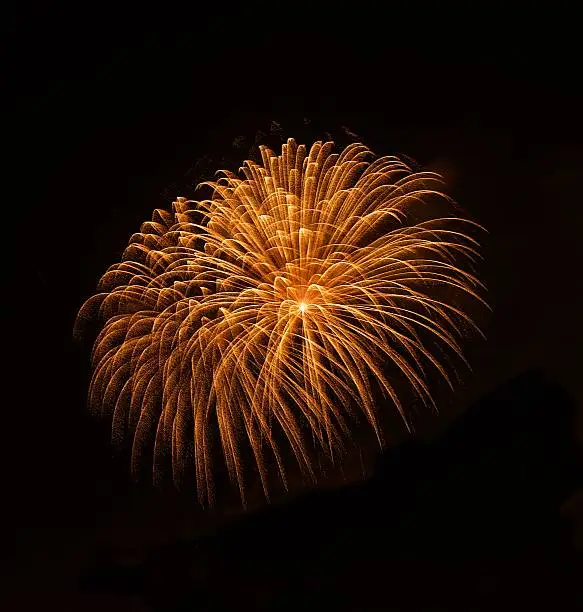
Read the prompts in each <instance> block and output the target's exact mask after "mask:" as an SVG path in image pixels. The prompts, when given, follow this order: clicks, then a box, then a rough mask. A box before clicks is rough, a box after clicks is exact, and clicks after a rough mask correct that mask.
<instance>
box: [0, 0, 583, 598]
mask: <svg viewBox="0 0 583 612" xmlns="http://www.w3.org/2000/svg"><path fill="white" fill-rule="evenodd" d="M313 4H314V6H311V5H301V6H300V5H291V4H290V5H285V6H282V7H279V8H277V7H276V6H275V3H272V5H271V8H270V9H269V10H262V9H261V7H260V5H254V6H253V8H251V7H250V6H245V5H240V6H239V8H237V9H231V8H228V7H227V6H222V7H219V6H218V5H217V8H216V10H214V9H211V8H208V9H206V10H205V11H199V13H198V14H197V13H193V14H192V15H187V14H179V13H175V14H165V15H161V14H159V13H158V12H154V11H150V12H143V9H140V10H139V11H138V10H136V12H131V13H130V12H129V11H128V12H127V14H121V13H120V12H119V10H116V11H112V12H109V11H106V10H105V9H101V8H100V9H99V10H97V9H95V8H94V9H91V10H89V9H88V8H87V7H85V6H83V5H79V6H78V7H77V6H71V5H65V4H62V5H60V7H59V8H55V7H53V6H49V5H47V6H44V7H35V6H31V7H27V8H24V7H23V8H21V9H14V11H13V13H12V14H10V15H8V16H6V19H5V20H4V21H5V23H4V24H3V26H2V28H3V33H2V39H3V53H2V58H3V71H2V72H3V74H4V77H3V79H2V81H3V85H4V90H5V92H6V94H7V95H5V98H6V102H7V104H6V105H5V110H4V115H3V116H4V119H5V122H4V123H5V126H6V127H5V130H4V131H5V134H7V137H6V138H5V139H4V140H5V151H6V152H7V155H6V157H7V158H8V163H7V164H6V163H5V164H4V167H5V168H6V170H7V172H6V178H5V179H4V184H5V198H4V204H3V213H4V224H3V230H4V236H5V238H8V249H7V252H8V253H9V257H8V260H7V261H6V260H5V261H6V264H7V265H6V267H7V271H8V276H7V278H8V280H9V283H8V285H9V286H8V287H7V292H6V297H5V300H4V302H5V306H6V305H7V306H8V308H7V311H8V316H7V317H5V319H4V328H5V332H7V333H5V334H4V336H5V338H6V339H5V349H6V350H5V363H6V364H7V365H8V371H7V375H8V376H7V382H6V383H5V389H6V392H5V420H4V428H3V431H4V442H3V445H2V447H3V453H4V454H5V458H4V461H3V466H4V471H3V476H4V478H3V489H4V499H5V500H6V501H5V510H6V512H7V519H6V521H5V532H6V535H5V539H6V543H5V546H4V547H3V548H4V549H5V550H6V551H7V554H6V571H5V572H4V577H5V578H7V583H8V584H7V589H6V590H5V592H4V593H3V594H4V595H8V598H9V602H10V603H9V605H8V607H7V608H5V609H9V610H28V609H37V607H38V605H40V604H41V602H42V603H43V605H46V603H47V602H49V601H50V604H51V606H52V605H53V602H54V605H55V606H58V608H57V607H55V609H62V610H81V609H86V610H101V609H103V608H104V607H105V606H108V607H109V609H110V610H118V609H119V610H122V609H123V610H133V609H135V610H142V609H146V610H147V609H156V610H157V609H166V610H173V609H181V608H179V605H187V608H186V609H191V610H199V609H201V610H206V609H227V608H231V607H232V606H234V605H238V606H239V607H241V606H244V605H245V604H244V602H246V601H249V602H253V603H250V604H249V609H269V610H280V609H288V607H286V606H289V609H297V608H298V607H301V606H303V605H307V604H306V603H305V602H306V601H315V602H320V603H318V604H317V605H318V607H320V609H350V610H360V609H362V610H364V609H505V606H506V605H508V606H511V604H512V605H514V607H516V605H522V604H521V603H520V602H522V603H524V602H528V601H532V602H540V601H543V600H544V601H546V602H547V604H548V605H547V609H551V607H553V605H554V604H557V607H556V609H561V610H562V609H570V607H571V606H573V607H574V606H575V597H576V593H575V587H576V584H575V576H576V572H577V571H581V569H582V566H581V558H580V556H581V551H582V542H581V532H580V529H581V527H579V532H577V529H576V527H575V523H576V522H577V521H576V519H577V516H576V515H577V513H578V512H579V513H580V512H581V503H580V502H577V500H576V499H575V498H574V497H573V496H574V494H575V491H576V490H577V485H578V477H579V475H580V473H579V469H580V467H581V446H580V445H581V443H583V431H582V430H583V415H582V410H581V406H582V403H583V385H582V382H581V363H582V362H583V360H582V359H581V348H580V347H581V343H582V341H583V332H582V330H583V326H582V325H581V320H580V319H581V313H582V312H583V282H582V281H581V272H580V271H581V263H582V261H581V238H580V236H581V230H582V221H583V213H582V212H581V211H582V210H583V208H582V200H581V193H582V190H581V187H582V184H581V183H582V181H581V168H582V167H583V129H582V127H583V121H582V119H581V108H583V84H582V81H581V77H580V75H579V74H578V72H580V60H581V57H580V54H581V52H580V50H578V49H577V45H576V42H575V37H574V36H572V32H571V31H570V28H569V23H570V21H571V19H570V18H569V16H568V14H566V13H565V12H561V11H559V10H558V8H557V7H558V5H557V7H555V8H556V11H555V12H554V13H553V15H549V14H535V13H533V12H530V13H528V14H524V13H519V12H518V11H516V14H513V13H512V14H511V13H510V12H508V11H497V10H494V9H490V10H489V12H486V11H480V10H478V9H477V8H475V7H472V11H473V12H472V13H470V11H469V9H468V13H467V14H459V13H454V12H453V11H451V12H449V11H446V10H445V8H443V10H442V9H440V11H439V12H438V11H435V14H425V13H423V11H422V9H421V7H420V6H419V7H411V8H412V9H413V10H412V13H411V14H405V11H404V10H401V9H400V12H392V11H389V10H386V11H384V12H383V11H380V10H379V11H376V10H373V8H372V7H368V8H365V7H364V6H363V8H362V9H359V7H358V5H355V6H354V8H353V9H351V10H352V11H353V12H350V11H348V9H346V10H345V12H344V9H338V8H337V9H336V10H334V11H328V10H325V9H324V8H315V3H313ZM92 11H95V12H92ZM421 15H423V17H421ZM551 41H553V42H551ZM305 119H308V120H309V125H306V121H305ZM274 121H275V122H278V123H279V124H281V125H282V126H283V128H284V130H285V131H286V133H285V137H288V136H291V137H294V136H295V137H298V138H300V137H301V136H302V135H304V136H305V137H306V138H309V137H322V135H323V133H324V132H329V133H331V134H333V135H336V134H345V131H346V130H345V128H348V130H350V131H351V132H354V133H355V134H357V135H358V137H359V139H360V140H362V141H363V142H364V143H365V144H367V145H368V146H370V147H371V148H372V149H373V151H375V152H377V153H380V154H393V153H404V154H407V155H408V156H410V157H412V158H413V159H415V160H416V161H417V162H418V163H419V164H421V165H422V166H426V167H429V168H431V169H436V170H438V171H440V172H442V173H443V174H444V175H445V177H446V179H447V180H448V182H449V184H450V185H451V190H452V194H453V195H454V197H455V198H456V199H457V200H458V201H459V202H460V203H461V204H462V205H463V206H464V208H465V209H466V210H467V212H468V214H469V215H470V216H471V217H472V218H474V219H475V220H477V221H478V222H480V223H481V224H483V225H484V226H485V227H486V228H487V229H488V230H489V235H488V236H487V238H486V239H485V243H484V254H485V256H486V262H485V265H484V266H483V268H482V274H483V276H484V279H485V281H486V282H487V284H488V287H489V293H488V300H489V302H490V304H491V305H492V307H493V314H492V315H491V316H490V317H489V318H488V319H487V320H486V321H485V333H486V336H487V341H485V342H475V343H473V344H472V345H471V346H469V347H468V355H469V358H470V361H471V364H472V368H473V372H472V373H467V374H466V375H465V377H464V384H463V385H462V386H461V387H460V389H459V392H458V393H457V394H456V396H455V397H454V398H449V399H448V400H447V401H448V406H449V407H450V408H451V409H450V410H445V411H444V412H445V413H446V416H445V417H444V420H443V421H441V422H439V423H435V422H432V424H431V427H428V428H427V431H426V432H424V436H423V438H422V439H421V440H418V441H417V442H411V443H410V444H406V445H404V446H403V447H402V448H400V449H396V450H394V451H391V452H389V453H387V455H386V456H384V457H379V458H378V460H377V462H376V465H377V468H376V470H375V475H374V476H373V477H372V480H371V481H370V482H368V483H366V484H351V485H347V486H346V487H345V488H334V489H330V488H328V489H326V490H325V491H321V492H319V493H318V492H314V493H311V494H309V495H307V496H306V497H305V498H302V497H301V498H299V499H297V500H294V501H293V502H287V503H285V502H284V503H282V504H280V505H278V507H277V508H274V509H272V510H266V511H262V512H260V513H258V514H256V515H255V514H252V515H250V516H247V517H239V518H237V519H233V520H232V521H231V519H229V518H228V516H230V515H231V514H237V511H236V509H235V508H228V509H226V510H225V511H224V512H223V513H222V514H221V513H219V512H215V513H205V512H203V511H202V510H200V509H197V508H196V506H194V505H193V504H192V503H191V501H190V500H189V499H188V498H187V497H186V496H181V495H179V494H178V493H175V492H172V491H162V490H155V489H153V488H152V487H151V486H149V485H148V484H147V483H142V484H140V485H135V484H132V483H131V482H130V479H129V476H128V474H127V472H128V464H127V461H126V458H124V457H119V456H115V455H114V454H113V452H112V449H111V448H110V446H109V431H108V424H107V423H99V422H96V421H94V420H93V419H92V418H91V417H90V416H89V415H88V414H87V411H86V407H85V405H86V400H85V397H86V389H87V384H88V379H89V366H88V350H89V345H75V344H74V343H73V341H72V326H73V321H74V318H75V315H76V312H77V309H78V308H79V306H80V305H81V303H82V302H83V301H84V300H85V299H86V298H87V297H88V296H90V295H91V294H92V292H93V291H94V289H95V285H96V283H97V281H98V279H99V277H100V276H101V274H102V273H103V272H104V271H105V269H106V268H107V267H108V266H109V265H110V264H112V263H115V262H116V261H118V260H119V257H120V255H121V253H122V251H123V249H124V247H125V245H126V243H127V240H128V238H129V237H130V236H131V234H132V233H134V232H136V231H138V229H139V226H140V224H141V223H142V222H143V221H145V220H147V219H149V218H150V216H151V212H152V211H153V209H154V208H162V207H165V206H169V205H170V202H171V200H172V198H174V197H176V196H178V195H185V196H187V197H188V196H191V197H192V195H193V192H190V193H185V191H184V190H187V189H188V185H189V184H191V183H193V182H196V180H197V177H198V175H197V172H198V173H199V174H200V168H203V167H206V166H205V164H207V165H208V163H209V161H210V163H211V165H212V164H213V163H214V162H217V163H219V162H220V161H221V158H223V157H226V158H228V160H231V161H232V160H235V161H237V160H238V159H243V158H245V157H246V151H245V148H244V147H242V146H238V145H237V142H240V141H241V139H243V141H244V142H252V141H253V139H254V138H255V136H256V134H257V132H259V131H262V132H266V133H267V132H269V129H270V125H272V122H274ZM237 139H239V140H237ZM308 144H309V143H308ZM6 145H7V146H6ZM177 190H181V191H179V192H177ZM14 277H16V278H14ZM13 280H15V283H14V286H13V285H12V281H13ZM5 285H6V284H5ZM517 377H518V378H517ZM508 381H510V382H508ZM506 383H508V384H506ZM577 444H579V447H577ZM466 493H467V494H466ZM573 499H575V501H573ZM569 500H571V501H570V502H569ZM567 502H568V503H567ZM577 504H579V509H577ZM565 508H566V509H565ZM579 521H580V519H579ZM580 524H581V523H580V522H579V525H580ZM365 527H366V528H365ZM215 529H216V531H213V530H215ZM292 534H293V535H292ZM202 536H204V538H205V539H204V540H201V541H199V542H198V543H197V544H196V545H195V544H192V541H193V538H195V537H202ZM112 568H113V569H112ZM424 585H426V586H424ZM505 593H510V595H508V597H507V598H506V599H502V598H503V597H505V596H504V594H505ZM367 594H368V595H367ZM423 597H426V599H423ZM579 597H580V595H579ZM189 598H190V599H189ZM229 598H232V599H229ZM545 598H548V599H546V600H545ZM184 602H187V603H184ZM188 602H189V603H188ZM517 602H519V603H517ZM579 603H580V604H581V603H582V600H581V599H579ZM131 606H134V607H131ZM148 606H150V607H148ZM188 606H189V607H188ZM375 606H376V607H375ZM549 606H550V607H549Z"/></svg>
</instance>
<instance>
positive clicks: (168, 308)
mask: <svg viewBox="0 0 583 612" xmlns="http://www.w3.org/2000/svg"><path fill="white" fill-rule="evenodd" d="M333 147H334V144H333V143H332V142H326V143H322V142H317V143H315V144H314V145H313V146H312V147H311V148H310V150H309V151H308V150H307V149H306V147H305V146H304V145H299V146H298V145H297V144H296V142H295V141H294V140H293V139H290V140H288V142H287V144H284V145H283V146H282V151H281V155H277V154H276V153H274V152H273V151H271V150H270V149H268V148H266V147H262V148H261V155H262V163H261V164H257V163H254V162H251V161H247V162H245V164H244V166H243V168H241V169H240V175H239V176H238V175H235V174H232V173H230V172H227V171H223V172H222V175H221V176H220V177H219V178H218V179H217V180H216V181H211V182H207V183H204V185H207V187H210V188H211V189H212V197H211V198H210V199H207V200H202V201H190V200H187V199H185V198H178V199H177V200H176V201H175V202H174V203H173V212H169V211H166V210H156V211H155V212H154V214H153V218H152V221H149V222H146V223H144V224H143V225H142V227H141V229H140V232H139V233H137V234H134V235H133V236H132V238H131V240H130V244H129V246H128V247H127V249H126V251H125V253H124V256H123V258H122V262H121V263H118V264H116V265H114V266H112V267H111V268H110V269H109V270H108V271H107V272H106V273H105V275H104V276H103V277H102V279H101V281H100V284H99V288H98V291H99V293H98V294H97V295H95V296H94V297H92V298H90V299H89V300H88V301H87V302H86V303H85V304H84V306H83V307H82V308H81V310H80V312H79V315H78V318H77V323H76V325H77V329H79V327H78V326H79V325H81V323H82V322H83V321H84V320H86V319H88V318H92V317H94V316H95V315H96V314H98V315H99V317H100V319H101V320H102V321H103V329H102V331H101V333H100V334H99V336H98V338H97V340H96V341H95V345H94V348H93V352H92V364H93V377H92V381H91V386H90V391H89V401H90V405H91V406H92V407H93V408H94V409H96V410H98V411H99V412H100V413H102V414H110V415H111V418H112V421H113V435H114V437H124V436H126V435H130V436H132V439H133V455H132V456H133V459H132V465H133V468H134V469H137V468H138V466H139V464H140V463H141V460H142V455H143V452H144V451H145V450H146V449H147V448H150V447H153V454H154V469H155V471H156V469H157V466H159V465H161V462H162V460H163V458H164V457H166V456H170V457H171V462H172V468H173V473H174V475H175V478H178V475H179V474H181V473H182V472H183V469H184V467H185V465H187V464H188V462H189V461H191V460H192V461H194V466H195V469H196V485H197V490H198V495H199V499H200V501H201V503H207V502H208V503H212V502H213V495H214V487H213V482H214V480H213V471H214V467H215V466H214V462H215V461H216V458H217V452H216V450H217V449H219V457H220V458H221V459H220V460H221V461H224V462H225V463H226V466H227V468H228V473H229V475H230V477H231V479H232V481H233V482H234V483H236V484H237V486H238V487H239V490H240V494H241V498H242V500H243V503H244V501H245V477H244V475H245V468H244V465H246V463H245V459H244V457H245V455H246V453H249V457H250V458H251V459H252V461H251V463H252V465H254V466H256V469H257V471H258V473H259V477H260V479H261V483H262V485H263V489H264V492H265V495H266V497H268V465H267V463H268V462H267V461H266V455H267V454H269V456H270V457H271V458H272V459H273V460H274V465H275V470H274V471H275V474H276V475H278V476H279V477H280V478H281V480H282V482H283V483H284V485H285V483H286V469H285V467H284V451H283V448H282V447H283V446H287V447H288V448H289V449H291V451H292V454H293V456H294V457H295V460H296V461H297V462H298V464H299V466H300V468H301V469H302V471H303V473H305V474H307V475H308V476H310V477H314V466H313V461H311V459H310V453H309V441H310V440H312V442H315V443H316V445H317V447H318V448H320V451H321V452H323V453H324V454H326V455H327V456H329V457H330V458H331V459H334V457H336V456H338V455H339V453H341V452H342V450H343V448H344V447H345V442H346V441H347V440H348V439H349V438H350V434H351V429H350V427H351V425H350V424H352V423H353V422H354V419H355V418H358V414H360V415H361V416H363V417H364V419H365V421H367V422H368V423H369V424H370V426H371V427H372V428H373V429H374V431H375V433H376V436H377V438H378V440H379V443H380V444H381V445H382V444H383V436H382V431H381V428H380V427H379V419H378V414H377V411H376V409H375V405H374V402H373V387H378V388H379V389H380V390H381V391H382V392H383V394H384V395H385V397H386V398H388V399H389V400H390V402H391V404H392V405H393V406H394V407H395V409H396V410H398V412H399V414H400V415H401V417H402V419H403V420H404V422H405V423H408V417H407V411H406V407H405V405H404V404H403V401H402V399H400V398H401V397H402V393H401V392H400V389H402V387H403V384H402V383H397V382H396V379H394V378H393V376H390V375H389V374H388V373H387V369H386V367H385V364H392V366H393V370H394V369H395V368H396V369H397V370H398V371H399V372H400V373H401V374H402V376H403V377H404V380H405V382H406V386H407V388H408V389H409V390H410V391H413V392H414V394H415V395H417V396H418V397H420V398H421V399H422V400H423V402H424V403H426V404H429V405H434V404H433V400H432V397H431V394H430V390H429V387H428V379H427V370H428V369H430V370H431V369H432V370H434V371H436V372H438V373H439V374H440V375H441V376H443V378H444V379H445V380H446V381H448V383H449V384H450V385H451V380H450V376H451V372H448V369H449V368H448V366H447V364H446V361H445V360H444V354H445V353H446V352H447V351H450V352H452V353H453V354H455V355H458V356H459V357H461V358H462V359H463V356H462V352H461V346H460V339H461V338H462V337H463V335H464V331H465V330H467V329H469V328H470V327H475V325H474V323H473V322H472V320H471V318H470V317H469V315H468V314H467V313H466V312H464V310H463V309H462V306H461V305H460V304H461V301H460V297H459V296H460V295H461V296H465V297H470V298H471V299H476V300H478V301H480V302H482V300H481V298H480V296H479V293H480V291H481V289H482V287H483V286H482V284H481V283H480V282H479V280H478V279H477V278H476V277H475V276H474V275H473V274H472V273H471V272H470V271H469V269H472V262H474V261H475V260H476V259H477V258H478V257H479V253H478V250H477V249H478V247H479V245H478V243H477V242H476V240H475V239H474V238H472V237H471V236H470V233H471V230H473V229H476V228H478V229H480V227H479V226H477V225H476V224H475V223H473V222H471V221H468V220H464V219H462V218H459V217H456V216H455V215H453V214H451V212H448V213H447V214H446V215H445V216H444V215H442V214H436V213H437V212H439V213H441V211H442V210H447V211H452V210H453V209H454V207H455V205H454V203H453V201H452V200H451V199H450V198H449V197H448V196H447V195H445V194H444V193H442V192H441V191H440V187H441V185H442V183H441V180H440V176H439V175H437V174H434V173H431V172H415V171H413V169H412V168H411V167H410V166H409V165H408V164H407V163H405V162H404V161H403V160H401V159H399V158H397V157H381V158H376V159H375V158H374V156H373V154H372V153H371V152H370V150H369V149H368V148H367V147H365V146H364V145H362V144H352V145H350V146H348V147H347V148H345V149H344V150H343V151H341V152H340V153H339V154H337V153H333ZM428 339H431V342H428ZM213 432H215V433H213ZM216 432H218V433H216ZM288 454H289V453H288Z"/></svg>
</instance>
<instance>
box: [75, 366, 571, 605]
mask: <svg viewBox="0 0 583 612" xmlns="http://www.w3.org/2000/svg"><path fill="white" fill-rule="evenodd" d="M575 408H576V406H575V403H574V401H573V400H572V399H571V398H570V397H569V396H568V395H567V394H566V393H565V392H564V391H563V390H562V389H561V388H560V387H558V386H557V385H556V384H554V383H553V382H552V381H549V380H548V379H547V378H546V377H545V376H544V375H543V374H542V373H541V372H538V371H529V372H526V373H524V374H522V375H520V376H518V377H516V378H515V379H513V380H511V381H510V382H508V383H506V384H505V385H503V386H502V387H501V388H499V389H498V390H496V391H495V392H493V393H491V394H490V395H489V396H487V397H486V398H484V399H483V400H481V401H480V402H478V403H477V404H476V405H474V406H473V407H472V408H470V409H469V410H468V411H466V412H465V414H464V415H463V416H461V417H460V418H459V419H458V420H457V421H456V422H455V423H454V424H453V425H452V426H451V427H450V429H449V430H448V431H447V432H446V433H445V434H444V435H442V436H441V437H440V438H439V439H437V440H434V441H432V442H421V441H419V442H411V443H409V444H405V445H402V446H400V447H398V448H396V449H394V450H392V451H391V452H387V453H386V454H384V455H383V456H382V457H381V458H380V459H379V462H378V466H377V469H376V472H375V474H374V475H373V476H372V477H371V478H370V479H369V480H368V481H366V482H363V483H359V484H356V485H350V486H346V487H344V488H341V489H336V490H332V491H313V492H311V493H309V494H307V495H305V496H303V497H301V498H298V499H296V500H294V501H292V502H290V503H288V504H281V505H278V506H274V507H267V508H265V509H264V510H262V511H259V512H255V513H252V514H248V515H245V516H243V517H240V518H238V519H236V520H234V521H232V522H231V523H230V524H229V525H226V526H224V527H222V528H219V529H218V530H215V531H214V532H213V533H209V534H207V535H203V536H201V537H199V538H198V539H196V540H191V541H181V542H176V543H174V544H170V545H166V546H164V547H159V548H151V549H149V550H139V551H138V550H136V551H131V552H128V551H125V552H123V553H122V552H119V551H117V552H116V551H109V552H105V551H104V552H103V554H102V555H101V558H98V559H97V561H96V563H95V565H94V566H92V567H89V568H86V571H85V573H84V575H83V578H82V588H83V589H84V590H86V591H91V592H95V591H109V592H111V591H113V592H118V593H120V594H121V593H124V594H127V595H136V596H138V597H139V599H140V600H141V601H142V602H143V604H144V606H145V609H153V610H166V611H168V610H182V609H184V610H187V609H188V610H223V609H225V610H226V609H232V608H233V607H237V608H242V607H243V608H245V609H253V610H287V609H289V610H297V609H300V608H303V607H306V606H308V607H310V608H311V609H325V610H327V609H330V610H367V609H393V610H394V609H398V610H400V609H432V610H435V609H440V610H442V609H444V610H450V609H474V610H475V609H480V610H481V609H486V610H494V609H508V608H517V607H518V608H519V609H527V608H528V607H529V606H532V605H534V604H537V605H539V606H540V605H543V606H544V607H545V608H546V609H557V610H568V609H573V608H575V607H576V606H577V605H578V604H579V605H580V604H581V603H582V602H581V600H579V601H578V602H577V601H576V596H577V595H576V586H577V575H578V572H580V570H581V564H580V559H578V558H577V553H576V550H575V548H574V543H573V533H572V527H571V525H570V523H569V522H568V521H567V520H566V519H565V518H564V517H562V516H561V514H560V509H561V506H562V505H563V504H564V502H565V501H566V500H567V499H568V498H569V497H570V496H571V495H572V493H573V492H574V490H575V488H576V485H577V477H578V469H579V468H580V466H579V465H578V463H577V448H576V443H575V440H574V431H575V427H574V422H573V421H574V418H575Z"/></svg>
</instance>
